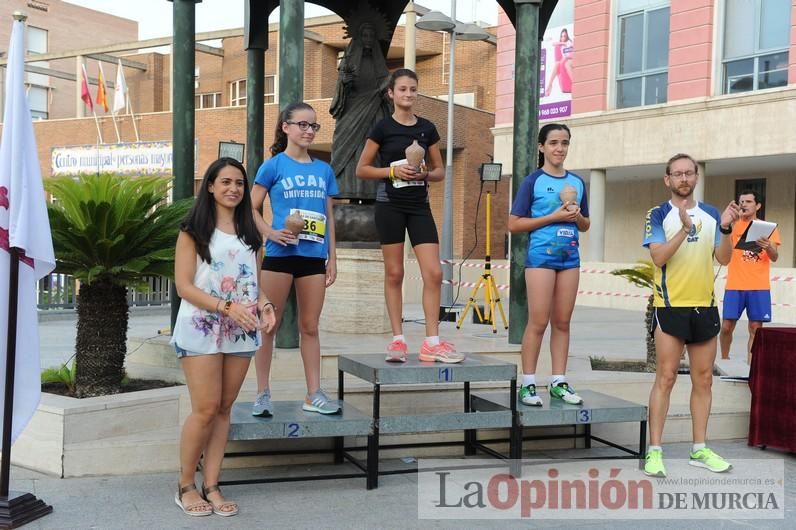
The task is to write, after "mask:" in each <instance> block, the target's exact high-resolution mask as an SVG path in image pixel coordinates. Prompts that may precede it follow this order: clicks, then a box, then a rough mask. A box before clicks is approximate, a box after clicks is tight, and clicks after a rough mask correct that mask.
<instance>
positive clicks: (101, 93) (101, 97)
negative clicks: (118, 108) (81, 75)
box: [95, 62, 108, 112]
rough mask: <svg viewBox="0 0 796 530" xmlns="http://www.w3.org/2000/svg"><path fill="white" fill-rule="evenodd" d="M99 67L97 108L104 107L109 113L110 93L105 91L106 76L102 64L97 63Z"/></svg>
mask: <svg viewBox="0 0 796 530" xmlns="http://www.w3.org/2000/svg"><path fill="white" fill-rule="evenodd" d="M97 64H98V65H99V81H98V82H97V97H96V98H95V101H96V102H97V106H99V105H102V108H103V109H105V112H108V93H107V91H106V90H105V75H104V74H103V73H102V63H99V62H98V63H97Z"/></svg>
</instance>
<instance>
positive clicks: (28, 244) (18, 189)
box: [0, 21, 55, 456]
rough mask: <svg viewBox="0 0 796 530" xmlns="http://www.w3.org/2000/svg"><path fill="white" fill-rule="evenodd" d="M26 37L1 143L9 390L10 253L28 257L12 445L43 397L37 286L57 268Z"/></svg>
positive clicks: (18, 29)
mask: <svg viewBox="0 0 796 530" xmlns="http://www.w3.org/2000/svg"><path fill="white" fill-rule="evenodd" d="M24 33H25V24H24V23H23V22H20V21H15V22H14V28H13V30H12V32H11V43H10V44H9V53H8V66H7V73H6V83H5V93H6V100H5V111H4V114H3V117H4V123H3V137H2V141H0V338H2V340H0V381H2V383H1V384H5V377H6V373H5V372H6V356H7V355H8V354H9V352H7V351H6V349H7V344H6V337H7V336H8V295H9V270H10V264H11V256H10V253H9V249H10V248H11V247H17V248H19V249H20V251H21V252H24V254H22V257H21V258H20V263H19V302H18V309H17V347H16V368H15V370H14V413H13V424H12V428H11V440H12V441H13V440H16V438H17V436H19V433H21V432H22V430H23V429H24V428H25V426H26V425H27V424H28V422H29V421H30V418H31V417H32V416H33V413H34V412H35V411H36V406H37V405H38V404H39V399H40V397H41V361H40V359H39V330H38V315H37V312H36V283H37V282H38V281H39V280H40V279H41V278H43V277H44V276H46V275H48V274H49V273H50V272H51V271H52V270H53V269H54V268H55V256H54V253H53V243H52V236H51V234H50V221H49V219H48V218H47V202H46V199H45V195H44V186H43V184H42V180H41V170H40V169H39V156H38V151H37V149H36V138H35V136H34V135H33V122H32V120H31V117H30V108H29V107H28V102H27V100H26V98H25V72H24V70H23V67H24V56H23V54H24V53H25V42H24ZM3 402H4V393H3V392H0V411H2V410H3ZM4 456H5V455H4Z"/></svg>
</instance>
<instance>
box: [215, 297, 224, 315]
mask: <svg viewBox="0 0 796 530" xmlns="http://www.w3.org/2000/svg"><path fill="white" fill-rule="evenodd" d="M221 302H223V300H221V298H218V299H216V311H215V312H216V313H218V306H220V305H221Z"/></svg>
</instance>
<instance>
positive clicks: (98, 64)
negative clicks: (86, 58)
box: [97, 61, 122, 143]
mask: <svg viewBox="0 0 796 530" xmlns="http://www.w3.org/2000/svg"><path fill="white" fill-rule="evenodd" d="M97 66H99V70H100V78H101V79H100V83H102V85H103V87H102V89H103V94H105V103H103V108H104V109H105V112H108V91H107V90H106V89H105V72H104V71H103V70H102V63H101V62H100V61H97ZM111 121H112V122H113V129H114V130H115V131H116V141H117V142H119V143H121V141H122V137H121V136H119V126H118V125H117V124H116V113H115V112H114V111H113V110H111Z"/></svg>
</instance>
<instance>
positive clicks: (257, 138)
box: [246, 48, 265, 184]
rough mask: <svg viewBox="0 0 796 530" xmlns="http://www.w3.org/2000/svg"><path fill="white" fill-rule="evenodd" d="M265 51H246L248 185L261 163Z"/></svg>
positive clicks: (253, 49)
mask: <svg viewBox="0 0 796 530" xmlns="http://www.w3.org/2000/svg"><path fill="white" fill-rule="evenodd" d="M264 92H265V50H261V49H256V48H249V49H248V50H247V51H246V144H247V145H246V171H247V172H248V173H249V184H251V183H252V182H254V176H255V175H256V173H257V169H259V167H260V164H262V163H263V143H264V140H265V138H264V136H265V135H264V133H263V122H264V121H265V101H264V98H263V93H264Z"/></svg>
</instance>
